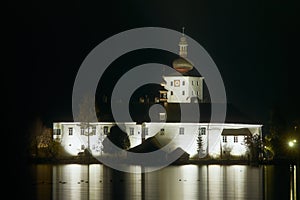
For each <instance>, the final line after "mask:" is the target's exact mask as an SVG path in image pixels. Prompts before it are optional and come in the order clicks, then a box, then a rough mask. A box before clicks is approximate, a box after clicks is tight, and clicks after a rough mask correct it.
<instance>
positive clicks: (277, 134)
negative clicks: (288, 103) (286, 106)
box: [265, 107, 287, 158]
mask: <svg viewBox="0 0 300 200" xmlns="http://www.w3.org/2000/svg"><path fill="white" fill-rule="evenodd" d="M286 133H287V122H286V120H285V118H284V117H283V114H282V113H281V110H280V109H279V108H278V107H274V108H273V109H272V110H271V114H270V121H269V134H267V135H266V137H265V141H266V148H267V149H269V151H270V152H272V153H273V154H274V157H275V158H282V157H284V156H285V146H286V145H285V141H286Z"/></svg>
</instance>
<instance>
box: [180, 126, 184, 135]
mask: <svg viewBox="0 0 300 200" xmlns="http://www.w3.org/2000/svg"><path fill="white" fill-rule="evenodd" d="M179 135H184V128H183V127H180V128H179Z"/></svg>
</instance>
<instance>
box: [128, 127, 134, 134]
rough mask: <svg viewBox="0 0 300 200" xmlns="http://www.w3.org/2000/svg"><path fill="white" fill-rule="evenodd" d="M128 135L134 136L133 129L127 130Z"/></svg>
mask: <svg viewBox="0 0 300 200" xmlns="http://www.w3.org/2000/svg"><path fill="white" fill-rule="evenodd" d="M129 135H134V128H133V127H130V128H129Z"/></svg>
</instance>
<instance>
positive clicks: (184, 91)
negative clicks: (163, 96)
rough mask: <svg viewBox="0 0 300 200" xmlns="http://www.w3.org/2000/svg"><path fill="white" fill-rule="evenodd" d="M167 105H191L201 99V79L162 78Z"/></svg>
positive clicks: (188, 77)
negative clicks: (193, 101)
mask: <svg viewBox="0 0 300 200" xmlns="http://www.w3.org/2000/svg"><path fill="white" fill-rule="evenodd" d="M163 79H164V80H165V85H164V88H165V89H166V90H167V91H168V92H167V101H168V103H191V102H192V99H193V97H194V99H195V100H196V99H199V100H200V101H201V100H202V99H203V77H192V76H164V77H163Z"/></svg>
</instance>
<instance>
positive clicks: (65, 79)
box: [5, 0, 300, 126]
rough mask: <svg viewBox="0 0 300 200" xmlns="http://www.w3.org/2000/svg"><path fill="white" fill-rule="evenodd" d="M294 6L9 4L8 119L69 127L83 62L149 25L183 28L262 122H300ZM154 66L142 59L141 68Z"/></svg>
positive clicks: (232, 94) (267, 0) (231, 93)
mask: <svg viewBox="0 0 300 200" xmlns="http://www.w3.org/2000/svg"><path fill="white" fill-rule="evenodd" d="M296 2H297V1H296V0H294V1H277V0H263V1H262V0H260V1H253V0H251V1H250V0H246V1H245V0H243V1H215V0H210V1H191V2H189V1H174V0H173V1H147V2H144V1H140V0H136V1H118V2H113V1H80V2H79V1H48V0H45V1H30V2H26V3H25V2H21V1H20V2H16V1H15V2H11V3H9V6H8V8H9V10H10V12H9V14H8V15H7V18H6V19H7V22H8V23H7V25H8V28H7V29H5V30H8V38H9V39H8V41H9V45H8V47H7V52H8V57H6V58H9V64H6V67H7V68H8V70H11V73H10V77H11V79H10V81H9V82H8V83H7V84H5V85H6V86H9V87H10V88H9V92H8V94H9V95H8V99H9V102H11V103H13V106H12V109H13V110H14V111H15V112H11V114H12V116H11V119H14V120H17V121H23V122H25V123H27V122H28V123H30V122H31V121H32V120H33V119H34V118H36V117H40V118H41V119H42V120H43V121H44V122H45V123H46V124H47V125H49V126H51V123H52V122H54V121H72V110H71V104H72V89H73V83H74V80H75V77H76V74H77V71H78V69H79V67H80V65H81V63H82V61H83V60H84V59H85V57H86V56H87V55H88V54H89V52H90V51H91V50H92V49H93V48H94V47H95V46H97V45H98V44H99V43H101V42H102V41H103V40H105V39H107V38H109V37H111V36H113V35H115V34H117V33H120V32H122V31H125V30H128V29H131V28H138V27H147V26H154V27H164V28H169V29H174V30H178V31H181V27H183V26H184V27H185V30H186V34H187V35H189V36H190V37H192V38H193V39H195V40H196V41H198V43H200V44H201V45H202V46H203V47H204V48H205V49H206V51H207V52H208V53H209V54H210V56H211V57H212V59H213V60H214V62H215V63H216V65H217V66H218V68H219V71H220V73H221V75H222V77H223V80H224V84H225V88H226V92H227V98H228V102H230V103H232V104H233V105H235V106H236V107H237V108H238V109H239V110H241V111H242V112H244V113H246V114H247V115H249V116H250V117H251V118H255V119H257V120H258V121H260V122H261V123H262V124H265V123H267V122H268V120H269V112H270V110H271V109H272V108H273V107H274V106H278V107H279V108H280V109H281V110H282V112H283V114H284V116H285V118H286V119H287V120H295V119H297V118H298V119H299V114H300V112H299V110H300V109H299V102H300V94H299V93H300V92H299V88H298V86H299V84H298V82H299V74H298V73H297V68H299V56H298V52H299V45H298V44H299V43H298V37H299V35H300V34H299V30H298V29H297V28H299V25H300V24H299V14H298V13H299V6H298V5H297V4H296ZM10 38H11V39H10ZM141 58H143V57H140V59H141ZM153 59H154V58H153ZM163 59H164V58H162V60H163ZM150 60H151V59H149V55H148V56H146V55H145V60H143V59H141V60H140V62H143V61H144V62H149V61H150ZM298 71H299V70H298ZM11 88H13V89H11Z"/></svg>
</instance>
